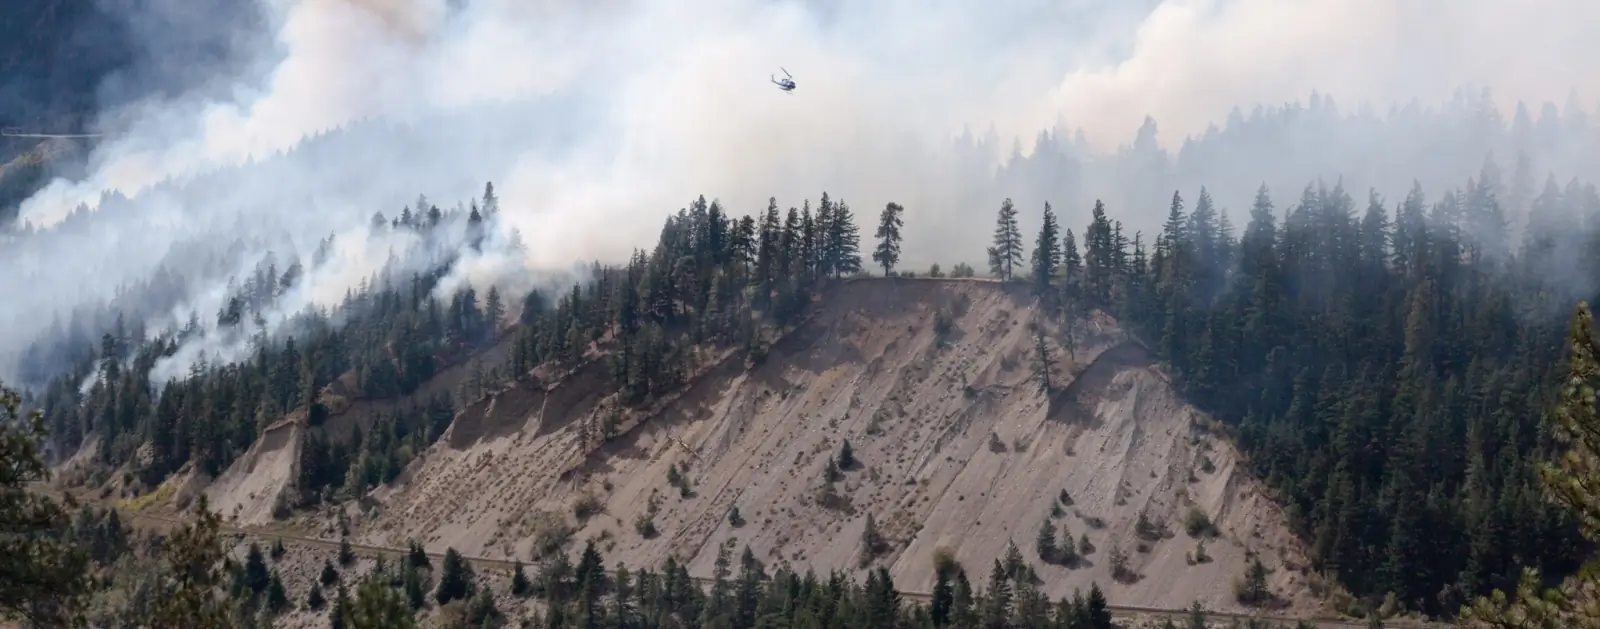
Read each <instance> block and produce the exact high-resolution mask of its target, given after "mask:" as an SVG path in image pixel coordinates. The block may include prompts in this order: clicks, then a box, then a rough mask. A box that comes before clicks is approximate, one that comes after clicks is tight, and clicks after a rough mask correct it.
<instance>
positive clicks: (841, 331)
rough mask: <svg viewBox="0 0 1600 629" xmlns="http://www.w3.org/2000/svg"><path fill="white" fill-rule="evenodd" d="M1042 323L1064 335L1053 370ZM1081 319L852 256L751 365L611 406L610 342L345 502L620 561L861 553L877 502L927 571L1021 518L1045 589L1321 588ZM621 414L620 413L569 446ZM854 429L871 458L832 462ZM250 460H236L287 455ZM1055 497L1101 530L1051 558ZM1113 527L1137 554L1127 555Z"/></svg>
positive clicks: (1065, 531)
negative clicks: (830, 285)
mask: <svg viewBox="0 0 1600 629" xmlns="http://www.w3.org/2000/svg"><path fill="white" fill-rule="evenodd" d="M1035 325H1040V326H1043V330H1044V336H1045V338H1047V339H1048V347H1049V348H1050V350H1051V352H1052V353H1053V354H1054V355H1055V356H1057V357H1058V358H1059V362H1058V363H1057V364H1056V366H1055V368H1054V369H1053V370H1052V372H1051V376H1052V380H1053V384H1054V387H1053V393H1051V394H1046V393H1045V392H1043V391H1042V390H1041V387H1040V386H1039V379H1038V377H1037V375H1036V368H1037V367H1036V365H1037V361H1036V360H1035V356H1036V353H1037V352H1036V348H1035V344H1036V339H1035V334H1034V332H1033V329H1034V326H1035ZM1072 328H1073V333H1072V334H1071V335H1070V337H1069V335H1068V334H1066V332H1065V330H1064V328H1063V326H1062V325H1061V321H1060V316H1059V314H1057V315H1054V316H1053V317H1052V316H1047V314H1046V313H1045V312H1044V311H1043V310H1042V309H1041V308H1039V307H1037V306H1036V305H1035V301H1034V299H1033V298H1032V297H1030V296H1028V295H1027V293H1026V291H1025V289H1020V288H1008V287H1003V286H1001V285H1000V284H997V283H993V282H985V281H971V280H967V281H961V280H943V281H941V280H907V279H900V280H882V279H875V280H862V281H855V282H849V283H846V284H844V285H842V286H840V287H838V288H835V289H833V290H830V291H828V292H826V293H824V294H823V297H822V298H821V299H820V303H818V304H817V307H816V310H815V314H814V315H813V316H812V317H811V318H810V319H809V320H808V321H807V322H805V323H804V324H802V325H800V326H799V327H798V328H797V329H795V330H794V331H792V332H790V333H789V334H788V335H786V336H785V337H783V338H782V339H781V340H779V341H777V342H776V343H774V345H773V346H772V347H771V348H770V350H769V351H768V352H767V355H766V358H765V360H764V361H762V362H761V363H760V364H759V365H756V366H754V367H747V363H746V362H745V361H744V360H742V357H734V358H733V359H731V360H726V361H724V362H722V363H721V364H720V365H718V366H714V367H712V368H711V369H709V370H707V371H705V372H703V373H702V374H700V375H699V376H698V377H697V378H695V379H694V381H693V382H692V383H691V384H690V385H689V386H688V387H687V388H686V389H685V390H683V391H681V392H679V393H678V394H676V395H674V396H671V397H670V398H669V399H665V400H662V401H661V402H660V403H658V404H657V405H656V406H655V407H654V408H652V409H651V410H650V411H649V412H648V413H643V414H640V416H630V415H625V414H623V413H621V412H620V411H615V410H613V409H614V407H613V406H612V403H611V401H610V391H609V385H608V382H609V380H608V378H607V377H606V376H605V374H604V372H603V369H604V368H603V367H602V366H601V364H600V363H591V364H590V366H588V367H585V368H581V369H579V370H578V371H576V372H575V373H573V374H571V375H568V376H566V377H564V378H562V379H559V380H555V381H550V382H544V381H538V380H529V381H525V382H523V383H521V384H519V385H518V386H517V387H515V388H512V389H509V390H506V391H503V392H501V393H500V394H498V395H496V396H493V397H492V398H490V399H486V400H483V401H480V402H479V403H477V404H474V405H470V406H469V407H468V408H466V409H465V410H464V411H462V412H461V413H459V414H458V415H457V416H456V418H455V420H454V423H453V425H452V426H451V427H450V429H449V430H448V431H447V432H446V433H445V435H444V436H443V437H442V438H441V439H440V440H439V441H438V443H436V444H435V445H434V446H433V447H432V448H431V449H429V450H428V451H427V452H426V453H424V455H423V456H421V457H420V458H419V459H418V460H417V461H415V462H413V463H412V464H411V465H410V466H409V467H408V468H407V469H406V471H405V473H404V474H403V475H402V476H401V477H400V478H399V479H398V481H397V482H396V483H395V484H394V485H393V486H392V487H386V488H383V489H379V490H377V491H375V492H373V493H372V494H371V495H370V497H369V498H368V499H367V500H366V501H364V502H363V505H361V506H356V505H351V506H350V507H349V509H348V512H349V513H350V514H351V516H352V517H351V520H352V535H354V536H355V539H356V540H358V541H360V542H364V543H371V544H382V545H404V543H405V541H406V540H407V539H408V538H415V539H418V540H420V541H422V542H424V543H425V544H426V545H427V546H428V547H430V549H435V550H440V549H443V548H445V547H454V548H456V549H458V550H460V551H462V552H464V553H466V554H468V555H476V556H486V557H519V558H523V559H528V558H530V557H536V556H538V555H539V554H540V553H542V552H546V551H548V550H549V549H550V548H552V547H553V546H554V545H555V544H556V543H557V542H559V541H560V540H563V539H570V540H571V541H574V542H581V540H583V539H585V538H596V539H599V540H602V549H603V550H604V551H605V552H606V557H607V559H608V561H621V562H624V563H626V564H628V565H654V564H657V563H659V562H660V561H662V560H664V559H665V558H666V557H667V556H668V555H673V556H676V557H679V558H680V559H681V560H687V561H688V562H689V564H690V570H691V573H693V574H695V575H696V576H710V575H711V574H712V570H713V564H714V561H715V558H716V556H717V552H718V550H719V548H720V547H722V546H723V545H724V544H725V543H726V542H729V541H733V542H734V544H735V545H736V546H743V545H746V544H748V545H749V546H750V547H751V548H752V550H754V551H755V553H756V555H757V557H758V558H761V559H762V560H763V561H765V562H767V563H768V565H774V564H778V563H782V562H788V563H790V564H792V565H794V566H796V567H799V568H804V567H811V568H814V569H817V570H819V571H827V570H830V569H846V570H852V571H854V570H860V569H861V568H862V567H863V566H864V565H869V564H867V563H865V562H864V560H863V551H862V548H863V544H862V540H863V537H864V536H863V531H864V529H865V527H866V522H867V518H868V515H869V514H870V515H871V517H872V519H873V520H874V521H875V523H876V525H877V527H878V528H879V529H880V530H881V532H882V535H883V537H884V539H885V540H886V542H887V543H886V544H885V545H884V546H883V547H882V548H881V549H879V550H880V552H879V554H877V555H876V556H875V557H872V558H871V561H872V562H876V563H879V564H881V565H886V566H889V567H890V569H891V571H892V573H893V575H894V578H895V583H896V585H897V586H898V587H900V588H902V589H905V590H910V591H922V592H926V591H929V590H930V589H931V588H932V586H933V582H934V571H933V565H934V564H933V556H934V554H935V552H936V550H937V549H946V550H948V551H949V552H951V553H953V555H954V557H955V558H956V559H957V560H958V561H960V562H961V563H962V564H963V565H965V566H966V567H967V570H968V572H969V574H971V575H972V579H973V580H974V581H976V582H978V583H979V584H980V585H981V582H982V581H983V580H984V579H985V578H986V575H987V571H988V568H989V565H990V562H991V561H992V560H994V559H995V558H999V557H1002V556H1003V555H1004V554H1005V552H1006V547H1007V544H1008V542H1012V541H1014V542H1015V543H1016V545H1017V546H1018V548H1019V549H1020V550H1021V551H1022V553H1023V556H1024V557H1025V558H1026V559H1027V560H1028V562H1029V563H1030V564H1031V565H1033V566H1034V568H1035V569H1036V570H1037V572H1038V574H1039V577H1040V578H1041V579H1043V581H1044V584H1045V585H1044V590H1045V591H1046V592H1047V593H1048V594H1049V595H1051V596H1052V597H1057V596H1061V595H1064V594H1070V593H1071V592H1072V590H1073V589H1074V588H1087V587H1088V586H1089V584H1090V582H1091V581H1093V582H1097V583H1099V584H1101V586H1102V587H1104V588H1106V590H1107V593H1108V595H1109V597H1110V598H1111V600H1112V601H1113V602H1114V603H1117V604H1122V605H1145V606H1155V607H1169V608H1176V607H1183V606H1187V605H1188V604H1189V603H1191V602H1192V601H1194V600H1199V601H1201V602H1202V603H1203V604H1205V605H1206V606H1207V607H1209V608H1212V609H1232V608H1237V607H1238V605H1237V603H1236V602H1235V601H1234V596H1233V593H1232V582H1233V581H1234V579H1236V578H1237V577H1239V576H1240V575H1241V574H1242V573H1243V572H1244V569H1245V566H1246V563H1247V561H1248V559H1247V553H1248V552H1256V553H1259V556H1260V557H1261V558H1262V560H1263V562H1264V563H1265V564H1266V565H1267V566H1268V568H1269V569H1270V570H1271V574H1270V577H1269V582H1270V583H1271V585H1272V587H1273V589H1274V590H1275V591H1276V592H1277V593H1279V594H1280V595H1286V596H1288V597H1290V598H1292V599H1294V601H1295V604H1296V606H1297V607H1301V608H1302V609H1304V608H1306V607H1309V606H1311V605H1312V604H1313V603H1312V602H1311V601H1310V597H1309V596H1308V595H1306V594H1305V591H1306V590H1307V586H1306V581H1305V577H1304V576H1302V574H1301V570H1300V567H1301V566H1304V565H1305V561H1304V559H1303V553H1302V551H1301V549H1300V548H1299V547H1298V545H1297V544H1296V542H1295V541H1294V540H1293V538H1292V537H1291V535H1289V533H1288V532H1287V530H1286V528H1285V525H1284V523H1283V522H1284V518H1283V515H1282V512H1281V510H1280V509H1278V508H1277V507H1276V506H1275V505H1273V504H1272V503H1271V501H1270V500H1268V499H1267V498H1266V497H1265V496H1263V495H1262V494H1261V493H1260V492H1259V491H1258V489H1257V485H1256V483H1255V482H1254V481H1253V480H1251V479H1250V478H1248V476H1247V474H1246V472H1245V471H1244V469H1243V467H1242V466H1241V465H1240V462H1239V457H1238V455H1237V454H1236V453H1235V451H1234V449H1233V448H1232V447H1231V446H1230V445H1229V444H1228V443H1227V442H1226V441H1225V440H1223V439H1220V438H1218V437H1216V436H1213V435H1211V434H1209V432H1208V430H1207V429H1206V422H1205V421H1204V420H1203V419H1202V418H1201V417H1200V416H1199V415H1198V414H1197V413H1196V412H1195V411H1194V410H1193V409H1192V408H1190V407H1188V406H1187V405H1185V404H1184V403H1183V402H1182V401H1181V400H1180V399H1179V398H1178V396H1177V395H1176V393H1175V392H1174V391H1173V389H1172V388H1171V386H1169V384H1168V382H1167V381H1166V379H1165V378H1164V376H1163V375H1162V374H1161V372H1160V371H1159V370H1158V369H1156V368H1154V367H1153V366H1152V364H1151V360H1150V359H1149V357H1148V356H1147V355H1146V353H1145V351H1144V349H1143V346H1142V345H1140V344H1139V343H1138V342H1137V341H1134V340H1132V339H1131V338H1129V337H1128V336H1127V335H1126V334H1125V333H1124V332H1123V331H1122V330H1121V329H1119V328H1118V327H1117V325H1116V324H1115V322H1113V321H1111V320H1109V319H1108V318H1106V317H1104V316H1103V315H1099V314H1096V315H1095V316H1094V317H1091V318H1090V319H1088V320H1080V321H1078V322H1076V323H1075V324H1074V325H1073V326H1072ZM1069 338H1070V339H1071V340H1070V341H1069V340H1068V339H1069ZM1068 346H1071V348H1072V351H1069V350H1068ZM608 423H617V424H618V426H617V428H616V429H615V430H614V431H613V432H615V433H617V434H616V435H615V436H614V438H613V439H611V440H610V441H606V442H604V443H600V444H599V445H597V446H595V447H592V448H583V447H580V443H584V442H585V441H584V438H585V436H586V435H589V434H599V433H602V432H605V431H606V428H605V426H606V425H607V424H608ZM845 440H848V441H849V442H850V445H851V447H852V451H853V455H854V456H853V458H854V459H855V460H856V463H855V465H853V466H850V467H849V468H847V469H844V470H842V471H841V473H840V474H839V477H838V480H836V481H834V482H832V483H828V482H827V481H826V480H825V479H826V474H825V470H826V468H827V466H828V464H829V462H830V460H832V459H836V458H837V457H838V456H839V453H840V450H841V447H842V445H843V442H844V441H845ZM599 441H600V439H598V438H596V439H592V440H590V442H596V443H598V442H599ZM264 443H265V441H264ZM247 458H250V457H247ZM260 467H261V468H262V469H260V470H259V471H248V470H235V471H239V472H244V473H245V474H244V475H245V476H246V477H249V476H255V475H259V474H270V473H273V472H271V469H276V468H278V467H281V466H276V465H267V466H260ZM674 470H675V471H676V472H677V473H676V474H674ZM280 475H281V474H280ZM675 476H681V477H682V478H683V479H686V482H683V483H672V482H670V481H669V477H675ZM273 480H277V478H274V479H273ZM280 482H281V481H280ZM232 484H233V485H235V486H238V487H241V488H243V487H255V486H257V485H258V484H259V483H254V482H252V481H250V480H248V479H240V480H238V481H235V482H234V483H232ZM683 485H687V486H688V487H689V488H690V489H689V490H688V491H685V490H683V489H682V486H683ZM830 485H831V487H832V489H831V490H829V489H826V488H825V487H826V486H830ZM215 489H221V487H215ZM222 493H226V492H222ZM217 498H220V499H222V500H221V501H222V502H227V497H226V496H221V495H219V496H217ZM734 507H737V508H738V510H739V512H740V515H741V516H742V518H741V519H742V520H743V522H742V526H735V524H734V523H733V522H731V521H730V517H729V512H730V510H731V509H733V508H734ZM1195 507H1197V508H1198V509H1199V510H1201V511H1203V512H1204V513H1206V514H1208V515H1210V516H1211V518H1212V519H1213V520H1214V521H1215V523H1216V526H1217V529H1218V530H1219V531H1220V535H1219V537H1217V538H1215V539H1209V540H1207V542H1206V544H1205V551H1204V554H1205V555H1207V556H1209V558H1210V559H1209V561H1206V562H1200V563H1197V562H1195V561H1194V553H1195V551H1196V546H1197V540H1196V539H1194V538H1192V537H1191V536H1190V535H1189V534H1188V533H1187V532H1186V531H1185V530H1184V529H1185V519H1186V516H1187V515H1188V513H1189V512H1190V511H1191V508H1195ZM1141 513H1142V514H1143V515H1144V518H1145V519H1146V521H1147V522H1148V523H1149V525H1150V526H1140V525H1138V522H1139V520H1140V516H1141ZM580 515H581V516H584V517H583V518H582V519H581V520H580V519H579V516H580ZM1046 520H1049V521H1050V522H1051V524H1050V526H1051V527H1052V530H1053V532H1054V533H1055V535H1056V537H1057V539H1058V540H1059V539H1061V538H1063V537H1064V536H1065V535H1070V536H1071V537H1072V538H1074V539H1076V538H1079V537H1081V536H1087V539H1088V541H1089V545H1090V546H1091V547H1092V552H1091V553H1090V554H1088V555H1087V556H1086V557H1085V558H1084V561H1082V562H1081V563H1079V564H1077V565H1074V566H1066V565H1057V564H1053V563H1046V562H1044V561H1042V560H1040V558H1039V555H1038V553H1037V552H1036V547H1037V546H1036V540H1037V538H1038V536H1039V532H1040V528H1041V523H1043V522H1045V521H1046ZM651 529H653V531H652V530H651ZM564 533H570V535H564ZM576 546H578V544H572V545H568V546H567V547H566V549H567V551H568V552H573V551H575V547H576ZM1114 549H1120V550H1122V551H1124V552H1125V553H1126V555H1127V557H1128V560H1127V565H1128V568H1129V569H1130V571H1131V572H1132V573H1135V574H1136V575H1138V576H1137V577H1135V578H1133V579H1128V578H1123V579H1121V580H1118V579H1114V578H1113V570H1112V564H1113V561H1112V559H1111V557H1112V555H1113V552H1114ZM1286 568H1287V569H1286Z"/></svg>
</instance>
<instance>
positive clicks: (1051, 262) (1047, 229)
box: [1031, 203, 1061, 295]
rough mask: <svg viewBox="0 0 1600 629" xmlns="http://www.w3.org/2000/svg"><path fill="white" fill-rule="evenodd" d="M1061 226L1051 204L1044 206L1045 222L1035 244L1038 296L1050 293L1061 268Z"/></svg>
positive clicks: (1034, 257)
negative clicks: (1052, 283) (1057, 272)
mask: <svg viewBox="0 0 1600 629" xmlns="http://www.w3.org/2000/svg"><path fill="white" fill-rule="evenodd" d="M1060 240H1061V226H1060V225H1058V224H1057V223H1056V214H1055V212H1053V211H1051V209H1050V204H1049V203H1045V204H1044V220H1043V222H1041V223H1040V225H1039V237H1038V239H1036V240H1035V241H1034V243H1033V259H1032V269H1031V270H1032V272H1033V291H1034V294H1036V295H1046V294H1049V293H1050V282H1051V280H1053V279H1055V275H1056V270H1057V269H1059V268H1061V247H1060Z"/></svg>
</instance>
